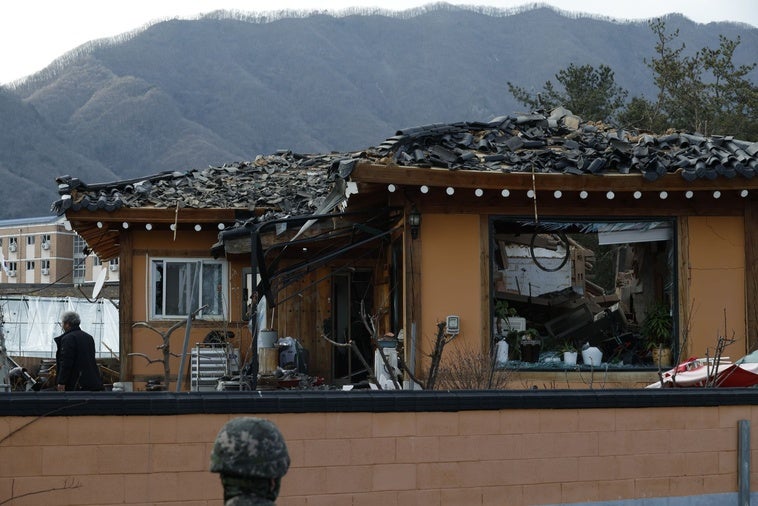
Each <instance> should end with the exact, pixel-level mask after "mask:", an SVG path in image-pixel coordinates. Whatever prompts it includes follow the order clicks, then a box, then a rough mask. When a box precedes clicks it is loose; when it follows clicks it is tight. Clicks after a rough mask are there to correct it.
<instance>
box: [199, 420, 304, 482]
mask: <svg viewBox="0 0 758 506" xmlns="http://www.w3.org/2000/svg"><path fill="white" fill-rule="evenodd" d="M289 466H290V456H289V453H287V445H286V444H285V442H284V437H283V436H282V433H281V432H279V429H277V428H276V425H274V424H273V423H271V422H269V421H268V420H264V419H263V418H253V417H241V418H235V419H233V420H230V421H229V422H227V423H226V425H224V426H223V427H221V430H220V431H219V433H218V436H216V441H215V443H213V451H212V452H211V471H212V472H214V473H221V474H226V475H231V476H238V477H240V478H280V477H282V476H284V475H285V474H286V473H287V469H289Z"/></svg>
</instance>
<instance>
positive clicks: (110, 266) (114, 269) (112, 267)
mask: <svg viewBox="0 0 758 506" xmlns="http://www.w3.org/2000/svg"><path fill="white" fill-rule="evenodd" d="M108 268H109V269H110V270H111V271H112V272H116V271H117V270H118V264H110V265H109V266H108Z"/></svg>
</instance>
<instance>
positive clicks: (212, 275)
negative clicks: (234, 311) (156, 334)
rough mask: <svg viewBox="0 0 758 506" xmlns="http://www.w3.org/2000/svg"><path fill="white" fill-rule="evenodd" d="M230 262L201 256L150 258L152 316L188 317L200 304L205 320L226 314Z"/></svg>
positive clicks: (200, 315)
mask: <svg viewBox="0 0 758 506" xmlns="http://www.w3.org/2000/svg"><path fill="white" fill-rule="evenodd" d="M226 270H227V264H226V262H225V261H223V260H207V259H200V258H153V259H151V260H150V300H151V305H150V307H151V309H150V316H151V318H172V319H176V318H186V317H187V315H188V314H190V313H192V312H193V311H196V310H197V309H198V308H199V307H201V306H207V307H206V308H205V309H203V311H201V312H200V313H198V315H197V317H198V318H202V319H211V320H220V319H222V318H224V317H225V309H226V304H225V301H226V293H227V291H228V282H227V274H226Z"/></svg>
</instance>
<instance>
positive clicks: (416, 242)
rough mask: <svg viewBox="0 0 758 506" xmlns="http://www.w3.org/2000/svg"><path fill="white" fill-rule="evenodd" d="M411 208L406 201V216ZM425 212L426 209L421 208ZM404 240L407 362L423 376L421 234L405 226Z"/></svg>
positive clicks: (418, 376)
mask: <svg viewBox="0 0 758 506" xmlns="http://www.w3.org/2000/svg"><path fill="white" fill-rule="evenodd" d="M410 210H411V206H410V203H406V206H405V216H406V217H407V216H408V213H409V212H410ZM419 211H420V212H421V213H422V214H423V213H424V212H425V210H423V209H419ZM403 241H404V244H405V248H404V252H405V253H404V255H403V270H404V276H403V278H404V279H403V292H404V296H403V300H404V301H405V318H404V320H405V323H404V325H403V328H404V329H405V340H406V343H408V346H406V347H405V348H406V351H405V353H406V356H405V360H406V364H409V367H412V368H413V369H414V370H415V375H416V377H417V378H420V377H421V373H422V369H421V366H422V364H423V360H422V359H423V353H422V346H421V343H422V339H421V331H422V329H421V234H419V237H418V238H417V239H413V238H412V237H411V230H410V227H405V230H404V234H403ZM414 327H415V329H416V341H415V344H416V349H415V361H414V363H413V364H411V362H410V358H411V356H410V353H411V349H410V348H411V343H412V342H413V336H412V330H413V328H414Z"/></svg>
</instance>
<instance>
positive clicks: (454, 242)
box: [418, 213, 489, 370]
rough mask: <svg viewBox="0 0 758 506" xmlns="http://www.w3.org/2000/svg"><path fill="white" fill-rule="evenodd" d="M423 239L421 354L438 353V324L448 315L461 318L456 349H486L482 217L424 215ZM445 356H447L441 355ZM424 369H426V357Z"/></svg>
mask: <svg viewBox="0 0 758 506" xmlns="http://www.w3.org/2000/svg"><path fill="white" fill-rule="evenodd" d="M420 240H421V245H422V247H421V265H422V266H423V268H422V269H421V297H420V300H421V301H423V303H422V305H421V313H422V320H421V325H420V328H419V333H418V335H419V338H420V341H421V343H422V344H421V350H420V351H421V354H423V355H424V356H426V355H428V354H429V353H431V352H432V350H433V349H434V342H435V338H436V335H437V323H438V322H444V321H445V318H446V317H447V316H448V315H458V316H460V326H461V332H460V334H459V335H458V336H457V337H456V338H455V339H454V340H453V341H452V342H453V343H454V344H455V345H456V346H459V347H463V348H469V349H472V350H476V351H479V350H481V349H482V336H483V335H484V331H483V329H482V315H483V314H484V313H487V312H489V309H488V308H486V307H483V306H482V289H483V287H484V286H486V285H483V284H482V283H483V279H484V277H485V275H484V274H483V273H482V272H481V265H482V262H481V255H482V251H481V248H480V230H479V216H478V215H475V214H457V215H456V214H432V213H429V214H424V222H423V225H422V227H421V229H420ZM443 357H444V355H443ZM422 369H423V370H426V369H428V358H425V361H424V362H423V366H422Z"/></svg>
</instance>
